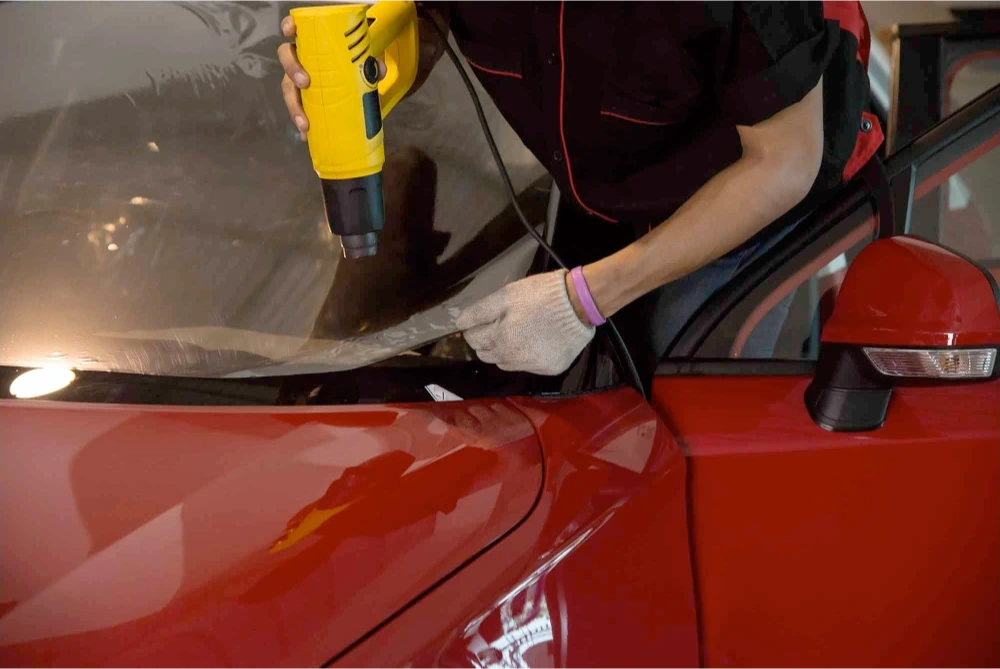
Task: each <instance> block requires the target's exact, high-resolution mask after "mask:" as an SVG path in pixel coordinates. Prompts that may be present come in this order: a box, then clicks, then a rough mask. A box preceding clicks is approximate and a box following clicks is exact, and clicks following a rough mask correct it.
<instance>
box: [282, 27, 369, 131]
mask: <svg viewBox="0 0 1000 669" xmlns="http://www.w3.org/2000/svg"><path fill="white" fill-rule="evenodd" d="M281 34H282V35H284V36H285V37H289V38H291V37H295V21H294V20H293V19H292V17H291V16H290V15H289V16H286V17H285V18H284V19H282V20H281ZM278 61H279V62H280V63H281V68H282V69H283V70H284V71H285V76H284V77H283V78H282V79H281V94H282V95H283V96H284V98H285V106H286V107H287V108H288V116H289V118H291V119H292V123H294V124H295V127H296V128H298V131H299V136H300V137H301V138H302V141H303V142H304V141H306V131H307V130H309V119H308V118H306V112H305V110H304V109H302V93H301V92H300V91H301V89H303V88H309V74H308V73H307V72H306V71H305V69H303V67H302V63H300V62H299V57H298V55H297V54H296V53H295V44H294V43H292V42H285V43H284V44H282V45H281V46H279V47H278ZM384 77H385V63H384V62H383V61H381V60H379V61H378V79H379V81H381V80H382V79H383V78H384Z"/></svg>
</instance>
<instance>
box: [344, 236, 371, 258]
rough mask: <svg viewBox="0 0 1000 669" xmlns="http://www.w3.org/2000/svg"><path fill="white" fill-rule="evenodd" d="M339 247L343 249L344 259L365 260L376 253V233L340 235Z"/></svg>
mask: <svg viewBox="0 0 1000 669" xmlns="http://www.w3.org/2000/svg"><path fill="white" fill-rule="evenodd" d="M340 245H341V246H342V247H343V248H344V257H345V258H367V257H368V256H373V255H375V254H376V253H377V252H378V233H377V232H368V233H365V234H363V235H341V237H340Z"/></svg>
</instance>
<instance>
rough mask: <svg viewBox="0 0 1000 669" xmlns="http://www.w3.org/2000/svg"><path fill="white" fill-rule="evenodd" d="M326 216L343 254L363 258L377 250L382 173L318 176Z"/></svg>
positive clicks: (382, 212) (382, 215)
mask: <svg viewBox="0 0 1000 669" xmlns="http://www.w3.org/2000/svg"><path fill="white" fill-rule="evenodd" d="M320 181H321V182H322V184H323V202H324V204H325V205H326V218H327V222H328V223H329V224H330V230H332V231H333V234H335V235H338V236H339V237H340V243H341V246H343V249H344V256H345V257H347V258H364V257H367V256H373V255H375V254H376V252H377V251H378V239H379V233H380V232H381V231H382V227H383V226H384V225H385V205H384V203H383V200H382V173H381V172H376V173H375V174H370V175H368V176H364V177H357V178H354V179H320Z"/></svg>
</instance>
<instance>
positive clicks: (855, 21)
mask: <svg viewBox="0 0 1000 669" xmlns="http://www.w3.org/2000/svg"><path fill="white" fill-rule="evenodd" d="M823 18H825V19H827V20H830V21H837V22H839V23H840V27H841V29H843V30H846V31H847V32H849V33H851V34H852V35H854V37H855V38H856V39H857V40H858V60H860V61H861V64H862V65H864V66H865V69H866V70H867V69H868V54H869V53H870V52H871V47H872V35H871V32H870V31H869V30H868V19H866V18H865V12H864V10H862V9H861V3H860V2H857V0H854V2H842V1H838V0H832V1H831V0H824V2H823Z"/></svg>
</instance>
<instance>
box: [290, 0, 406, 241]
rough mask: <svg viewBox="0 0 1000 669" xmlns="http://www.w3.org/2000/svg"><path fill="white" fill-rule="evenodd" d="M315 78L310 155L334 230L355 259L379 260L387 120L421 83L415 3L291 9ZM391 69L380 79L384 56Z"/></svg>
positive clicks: (299, 45) (308, 103) (298, 43)
mask: <svg viewBox="0 0 1000 669" xmlns="http://www.w3.org/2000/svg"><path fill="white" fill-rule="evenodd" d="M291 14H292V18H293V19H294V20H295V30H296V32H295V35H296V36H295V47H296V51H297V53H298V57H299V61H300V62H301V63H302V67H303V68H305V71H306V72H307V73H308V74H309V78H310V83H309V86H308V88H305V89H303V90H302V106H303V109H304V110H305V112H306V116H307V117H308V118H309V130H308V133H307V138H308V141H309V155H310V156H311V157H312V163H313V167H314V168H315V170H316V174H317V175H318V176H319V178H320V181H321V183H322V186H323V201H324V204H325V205H326V215H327V219H328V221H329V223H330V229H331V230H332V231H333V233H334V234H336V235H338V236H339V237H340V240H341V244H342V246H343V249H344V255H345V256H346V257H348V258H360V257H365V256H371V255H375V253H376V251H377V250H378V238H379V233H380V232H381V230H382V227H383V226H384V224H385V205H384V203H383V199H382V165H383V164H384V163H385V147H384V143H383V133H382V119H383V118H385V116H387V115H388V114H389V112H390V111H392V109H393V107H395V106H396V103H398V102H399V101H400V100H401V99H402V98H403V96H404V95H406V92H407V91H408V90H409V89H410V87H411V86H412V85H413V81H414V79H415V78H416V75H417V64H418V60H419V56H420V51H419V43H418V34H417V13H416V7H415V5H414V3H413V2H410V1H406V2H396V1H392V0H382V1H381V2H377V3H375V4H374V5H358V4H352V5H326V6H322V7H302V8H298V9H293V10H292V11H291ZM380 56H381V57H382V58H383V59H384V61H385V65H386V75H385V77H384V78H383V79H382V81H378V63H377V62H376V58H377V57H380Z"/></svg>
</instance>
